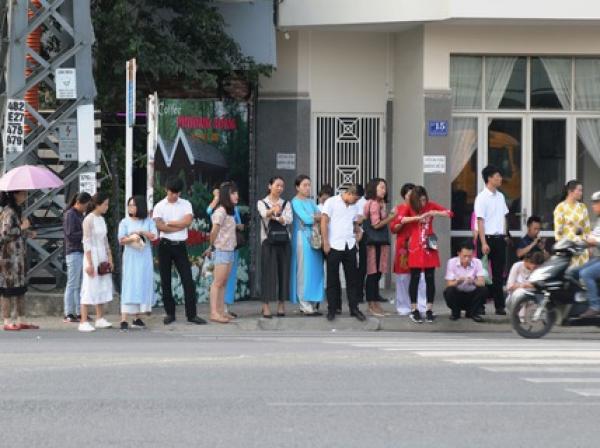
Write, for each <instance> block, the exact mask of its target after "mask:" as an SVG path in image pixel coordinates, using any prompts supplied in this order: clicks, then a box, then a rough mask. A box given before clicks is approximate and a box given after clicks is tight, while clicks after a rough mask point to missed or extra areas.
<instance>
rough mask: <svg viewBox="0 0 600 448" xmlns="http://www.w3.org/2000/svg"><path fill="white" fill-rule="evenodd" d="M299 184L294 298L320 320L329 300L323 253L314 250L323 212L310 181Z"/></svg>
mask: <svg viewBox="0 0 600 448" xmlns="http://www.w3.org/2000/svg"><path fill="white" fill-rule="evenodd" d="M295 184H296V197H295V198H294V199H292V210H293V212H294V222H293V227H292V258H291V270H290V287H291V290H290V297H291V300H292V303H298V304H299V306H300V312H301V313H302V314H304V315H305V316H320V315H321V313H320V312H319V311H317V306H318V305H319V303H321V302H322V301H323V300H324V299H325V285H324V273H323V252H322V250H321V248H319V249H316V248H314V247H312V246H311V238H312V235H313V230H314V226H319V224H320V222H321V212H320V211H319V209H318V208H317V205H316V204H315V201H313V200H312V199H311V198H310V188H311V183H310V177H308V176H306V175H304V174H301V175H300V176H298V177H297V178H296V182H295ZM317 228H318V227H317Z"/></svg>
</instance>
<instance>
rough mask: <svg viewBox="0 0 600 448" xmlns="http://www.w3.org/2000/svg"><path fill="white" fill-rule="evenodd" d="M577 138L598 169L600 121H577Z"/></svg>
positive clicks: (593, 119) (599, 163) (582, 119)
mask: <svg viewBox="0 0 600 448" xmlns="http://www.w3.org/2000/svg"><path fill="white" fill-rule="evenodd" d="M577 136H578V137H579V138H580V139H581V141H582V142H583V145H584V146H585V149H586V150H587V152H588V154H589V155H590V156H591V157H592V159H593V160H594V162H596V166H598V167H600V120H599V119H595V118H578V119H577Z"/></svg>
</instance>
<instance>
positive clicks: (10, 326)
mask: <svg viewBox="0 0 600 448" xmlns="http://www.w3.org/2000/svg"><path fill="white" fill-rule="evenodd" d="M20 329H21V327H20V326H19V325H17V324H8V325H4V331H19V330H20Z"/></svg>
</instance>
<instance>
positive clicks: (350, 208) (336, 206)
mask: <svg viewBox="0 0 600 448" xmlns="http://www.w3.org/2000/svg"><path fill="white" fill-rule="evenodd" d="M358 198H359V195H358V190H357V188H356V185H350V186H349V187H348V188H347V189H346V190H345V191H344V192H343V193H340V194H339V195H337V196H333V197H331V198H329V199H327V201H326V202H325V204H324V206H323V212H322V218H321V234H322V236H323V252H325V256H326V257H327V320H329V321H332V320H334V319H335V315H336V311H337V310H338V309H340V308H341V303H342V290H341V284H340V263H342V266H343V267H344V276H345V278H346V294H347V295H348V307H349V308H350V315H351V316H354V317H356V318H357V319H358V320H360V321H364V320H366V317H365V315H364V314H363V313H362V312H361V311H360V310H359V309H358V300H359V295H358V267H357V265H356V251H357V241H359V240H360V238H361V237H362V231H361V229H360V226H359V225H358V222H357V219H358V216H359V215H360V214H361V213H360V211H359V210H358V207H357V206H356V202H357V201H358Z"/></svg>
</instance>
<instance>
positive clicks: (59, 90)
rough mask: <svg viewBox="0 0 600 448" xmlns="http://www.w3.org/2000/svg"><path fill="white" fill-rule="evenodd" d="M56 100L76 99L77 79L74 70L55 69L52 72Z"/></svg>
mask: <svg viewBox="0 0 600 448" xmlns="http://www.w3.org/2000/svg"><path fill="white" fill-rule="evenodd" d="M54 82H55V84H56V99H59V100H74V99H76V98H77V77H76V75H75V69H74V68H57V69H56V72H54Z"/></svg>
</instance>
